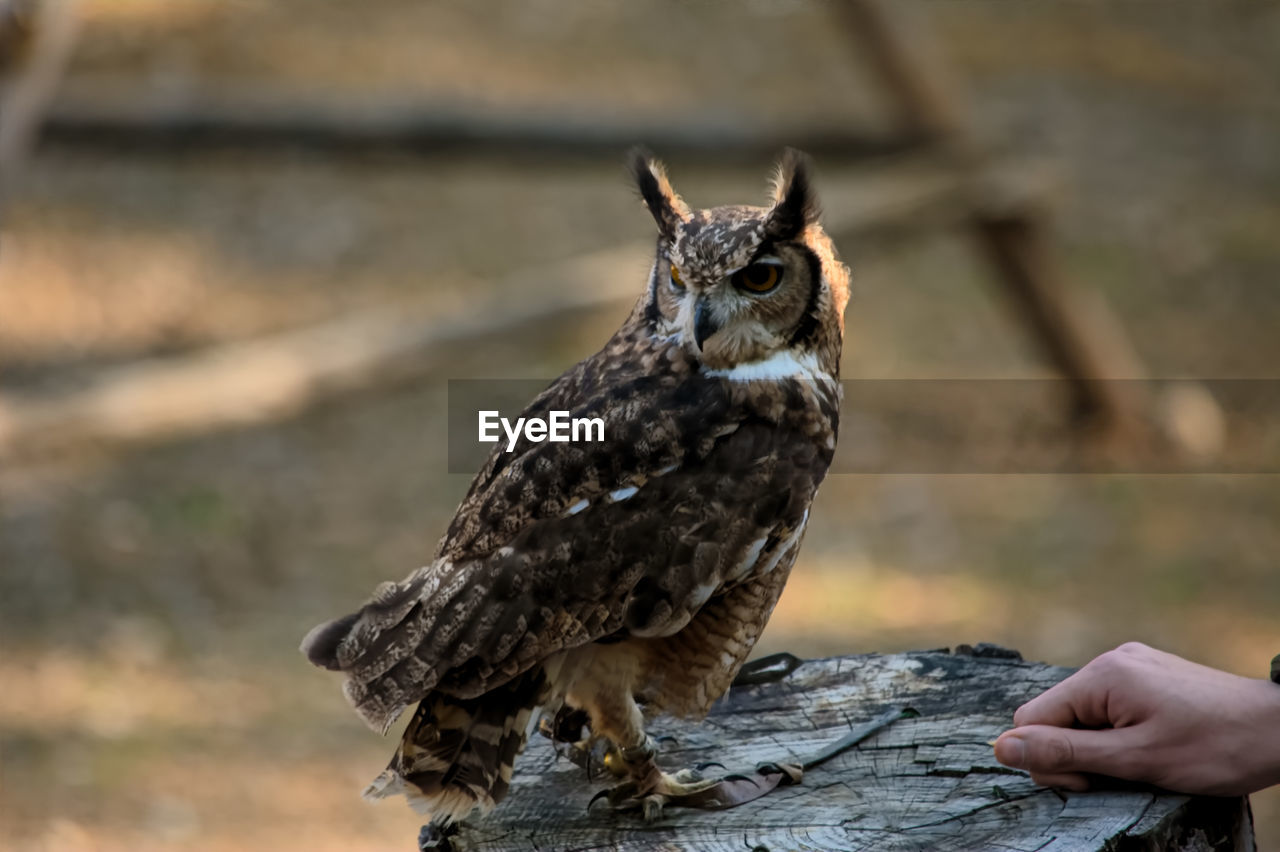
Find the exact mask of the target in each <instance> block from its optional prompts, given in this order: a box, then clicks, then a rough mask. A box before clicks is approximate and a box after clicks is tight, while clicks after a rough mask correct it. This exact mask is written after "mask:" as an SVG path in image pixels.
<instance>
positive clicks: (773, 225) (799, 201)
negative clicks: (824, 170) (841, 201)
mask: <svg viewBox="0 0 1280 852" xmlns="http://www.w3.org/2000/svg"><path fill="white" fill-rule="evenodd" d="M811 170H812V166H811V164H810V161H809V156H808V155H807V154H805V153H803V152H801V151H797V150H796V149H794V148H787V149H786V150H785V151H783V152H782V158H781V159H780V160H778V171H777V174H776V175H775V176H774V180H773V209H772V210H770V211H769V216H768V219H767V221H766V224H765V230H766V231H767V232H768V234H769V236H770V237H772V238H773V239H776V240H790V239H794V238H795V237H796V236H798V235H799V234H800V232H801V231H803V230H804V229H805V226H807V225H809V224H810V223H812V222H816V221H817V220H818V216H819V214H820V213H821V208H820V207H819V205H818V196H817V193H815V192H814V190H813V183H812V182H811V180H810V177H809V173H810V171H811Z"/></svg>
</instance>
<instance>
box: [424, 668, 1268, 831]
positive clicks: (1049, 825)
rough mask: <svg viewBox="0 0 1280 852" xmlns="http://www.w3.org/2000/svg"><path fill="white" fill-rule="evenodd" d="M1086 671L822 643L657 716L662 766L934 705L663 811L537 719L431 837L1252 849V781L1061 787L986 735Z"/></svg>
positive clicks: (781, 751) (791, 756)
mask: <svg viewBox="0 0 1280 852" xmlns="http://www.w3.org/2000/svg"><path fill="white" fill-rule="evenodd" d="M788 671H789V673H787V672H788ZM1070 672H1071V670H1070V669H1064V668H1058V667H1054V666H1046V665H1043V664H1040V663H1027V662H1023V661H1022V659H1021V657H1020V656H1019V655H1018V654H1017V652H1013V651H1007V650H1005V649H1002V648H995V647H993V646H990V645H978V646H977V647H976V648H971V647H969V646H960V647H958V648H957V649H956V650H955V652H954V653H952V652H949V651H947V650H946V649H943V650H940V651H921V652H913V653H906V654H891V655H878V654H868V655H863V656H849V657H835V658H832V659H827V660H811V661H807V662H802V663H801V664H800V665H799V666H798V667H788V668H786V669H783V670H781V671H780V672H779V675H780V676H779V677H777V678H775V679H773V680H772V681H768V682H763V683H759V682H757V683H755V684H753V685H735V686H734V687H733V688H731V689H730V691H729V694H728V696H726V697H725V698H724V699H722V700H721V701H720V702H718V703H717V704H716V706H715V708H714V709H713V710H712V711H711V715H710V716H709V717H708V719H707V720H706V721H704V722H690V721H674V720H670V719H667V718H658V719H655V720H654V721H653V722H652V723H651V724H650V733H651V734H653V735H654V736H656V737H660V738H664V739H662V740H661V741H662V742H664V743H667V744H668V747H667V748H664V749H663V751H662V752H661V753H660V754H659V757H658V762H659V763H660V764H661V765H662V766H663V767H664V768H666V769H667V770H668V771H673V770H676V769H680V768H685V767H690V766H694V765H697V764H701V763H705V762H708V761H716V762H718V763H720V764H722V765H723V766H725V767H726V769H724V770H720V769H716V770H714V771H716V772H721V773H726V772H742V771H746V772H750V771H751V770H753V769H754V767H755V766H756V765H757V764H758V763H762V762H769V761H792V762H801V761H802V759H803V758H804V757H805V756H807V755H811V754H813V753H814V752H818V751H821V750H822V749H823V748H824V747H825V746H828V745H830V744H832V743H834V742H836V741H838V740H840V739H841V738H843V737H844V735H845V734H846V733H847V732H848V731H849V730H850V729H851V728H853V727H854V726H856V725H858V724H860V723H862V722H865V721H867V720H870V719H873V718H875V717H876V716H878V715H880V714H881V713H884V712H885V710H886V709H887V708H890V707H901V706H910V707H912V708H914V709H915V710H917V711H918V712H919V713H920V716H919V717H918V718H915V719H904V720H901V721H898V722H895V723H893V724H892V725H890V726H889V727H888V728H886V729H884V730H882V731H881V732H879V733H877V734H875V735H874V736H872V737H871V738H869V739H867V740H866V741H864V742H863V743H862V744H861V745H859V746H857V747H856V748H854V749H851V750H849V751H846V752H843V753H841V754H839V755H837V756H836V757H834V758H832V759H831V760H829V761H827V762H825V763H822V764H821V765H820V766H816V767H814V768H813V769H811V770H809V771H807V772H806V773H805V775H804V778H803V779H802V780H801V782H800V783H799V784H798V785H794V786H779V787H778V788H776V789H775V790H773V791H771V792H769V793H768V794H766V795H765V796H763V797H762V798H759V799H756V800H755V801H753V802H751V803H749V804H746V805H742V806H739V807H736V808H731V809H729V810H721V811H705V810H688V809H684V808H670V809H668V810H667V811H666V812H665V813H664V815H663V818H662V819H661V821H659V822H656V823H646V822H644V821H643V820H642V819H641V818H640V817H639V816H636V815H626V814H614V813H611V812H609V809H608V807H607V806H606V805H604V804H603V803H597V804H596V805H595V806H594V807H592V808H591V809H590V810H588V808H587V803H588V801H589V800H590V799H591V797H592V795H593V794H594V793H595V792H597V791H598V790H599V789H600V788H601V787H602V786H603V785H604V784H606V783H616V781H614V779H612V778H611V777H606V778H605V779H601V778H599V777H597V778H596V780H595V781H594V782H592V781H588V780H587V777H586V774H585V772H584V771H583V770H582V769H581V768H580V767H578V766H576V765H574V764H573V763H570V762H569V761H568V760H567V759H557V756H556V754H555V751H554V749H553V748H552V746H551V744H550V742H549V741H548V740H546V739H544V738H543V737H540V736H536V735H535V737H534V738H533V742H531V743H530V745H529V748H528V749H527V750H526V752H525V754H524V755H523V756H522V757H521V759H520V761H519V763H518V764H517V765H516V772H515V777H514V779H513V781H512V785H511V792H510V794H509V795H508V797H507V799H506V800H505V801H504V802H502V804H500V805H499V806H498V808H497V809H496V810H495V811H494V812H493V813H492V814H491V815H490V816H489V817H488V818H486V819H483V820H478V821H476V822H475V823H474V824H469V825H464V826H463V827H462V829H461V831H460V832H458V833H457V834H456V835H454V836H452V837H448V838H441V837H438V836H436V837H429V838H428V839H429V840H430V843H433V844H434V845H429V844H428V846H427V848H434V849H437V850H444V849H451V850H454V852H480V850H484V852H516V850H520V852H524V850H528V849H545V850H552V849H556V850H560V849H612V850H616V852H649V850H654V849H672V850H675V849H697V850H703V852H729V850H734V851H735V852H746V851H747V850H756V852H759V850H767V852H784V850H791V849H821V850H825V852H845V850H848V852H853V850H859V852H868V850H881V849H883V850H894V849H897V850H922V849H929V850H940V852H948V850H978V849H1027V850H1030V849H1036V850H1043V852H1053V850H1061V852H1067V850H1071V852H1101V850H1121V849H1123V850H1129V852H1158V850H1168V849H1187V850H1191V849H1195V850H1202V852H1208V850H1236V852H1252V850H1253V849H1254V840H1253V829H1252V824H1251V822H1250V818H1249V808H1248V801H1247V800H1246V799H1244V798H1242V797H1237V798H1207V797H1206V798H1193V797H1189V796H1181V795H1177V794H1173V793H1168V792H1164V791H1161V790H1156V789H1153V788H1146V787H1136V786H1133V785H1127V786H1119V785H1113V786H1112V787H1111V788H1110V789H1105V788H1104V789H1096V790H1095V791H1094V792H1089V793H1062V792H1057V791H1054V790H1049V789H1046V788H1044V787H1039V786H1037V785H1036V784H1035V783H1034V782H1032V780H1031V778H1030V777H1029V776H1028V775H1027V774H1026V773H1025V772H1021V771H1019V770H1016V769H1009V768H1007V767H1004V766H1001V765H1000V764H999V763H997V762H996V760H995V758H994V756H993V754H992V750H991V746H990V745H988V744H987V742H988V741H989V740H992V739H994V738H995V737H996V736H998V735H999V734H1000V733H1001V732H1002V731H1004V730H1005V729H1007V728H1008V727H1009V725H1010V723H1011V719H1012V716H1013V711H1014V709H1015V708H1017V707H1018V706H1019V705H1020V704H1022V703H1023V702H1025V701H1026V700H1027V699H1028V698H1030V697H1031V696H1033V695H1037V694H1039V693H1040V692H1042V691H1043V690H1045V689H1047V688H1048V687H1049V686H1051V685H1052V684H1054V683H1056V682H1058V681H1059V680H1061V679H1062V678H1063V677H1066V676H1067V675H1068V674H1070ZM758 680H759V679H757V681H758ZM667 737H670V738H673V739H665V738H667ZM426 834H428V835H429V834H430V832H427V833H426ZM405 841H406V843H405V848H406V849H408V848H411V847H410V839H409V838H405Z"/></svg>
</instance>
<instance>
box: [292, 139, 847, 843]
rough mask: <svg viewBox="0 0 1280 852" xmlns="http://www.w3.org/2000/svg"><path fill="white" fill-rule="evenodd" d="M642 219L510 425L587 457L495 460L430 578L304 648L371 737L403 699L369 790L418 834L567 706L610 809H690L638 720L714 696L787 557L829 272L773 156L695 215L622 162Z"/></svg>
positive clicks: (697, 712)
mask: <svg viewBox="0 0 1280 852" xmlns="http://www.w3.org/2000/svg"><path fill="white" fill-rule="evenodd" d="M631 170H632V172H633V175H634V179H635V182H636V185H637V187H638V189H639V194H640V197H641V198H642V199H643V201H644V204H645V206H647V207H648V210H649V212H650V213H651V214H652V216H653V218H654V220H655V221H656V222H657V230H658V234H657V241H656V245H655V248H654V257H653V265H652V268H651V269H650V271H649V277H648V281H647V282H646V283H645V286H644V290H643V293H642V294H641V296H640V298H639V300H638V301H637V302H636V305H635V307H634V309H633V310H632V311H631V313H630V315H629V316H628V317H627V319H626V321H625V322H624V323H623V324H622V327H621V328H620V329H618V331H617V333H616V334H614V335H613V337H612V338H611V339H610V340H609V341H608V342H607V343H606V344H605V345H604V348H603V349H601V350H600V351H599V352H597V353H596V354H595V355H592V356H591V357H589V358H587V359H586V360H584V361H582V362H581V363H579V364H577V365H576V366H574V367H573V368H571V369H570V370H568V371H567V372H566V373H564V375H562V376H560V378H558V379H556V380H555V381H554V382H553V383H552V384H551V385H550V386H549V387H548V388H547V389H546V390H545V391H543V392H542V393H541V394H540V395H539V396H538V397H537V398H535V399H534V400H533V402H531V403H530V404H529V406H528V408H527V409H526V410H525V412H524V415H523V416H525V417H526V418H530V417H545V415H546V414H547V413H548V412H551V411H568V412H570V413H571V414H572V416H573V417H575V418H578V417H585V418H599V419H601V420H602V421H603V423H604V434H603V440H599V441H580V442H572V441H570V442H556V443H552V442H548V441H534V440H531V439H530V438H529V436H528V433H526V434H525V435H523V436H522V437H520V439H519V440H518V442H517V443H516V445H515V446H514V448H513V450H512V451H510V452H507V451H506V446H505V444H499V445H498V446H497V447H496V448H495V449H494V451H493V453H492V454H491V455H490V456H489V458H488V461H487V462H486V463H485V465H484V467H483V468H482V469H481V470H480V472H479V473H478V474H477V476H476V477H475V480H474V481H473V482H472V484H471V488H470V490H469V491H468V493H467V495H466V497H465V498H464V499H463V501H462V504H461V505H460V506H459V507H458V511H457V514H456V515H455V516H454V518H453V521H452V523H450V525H449V528H448V530H447V531H446V532H445V534H444V536H443V537H442V538H441V540H440V543H439V545H438V546H437V548H436V551H435V555H434V557H433V558H432V560H431V562H430V564H428V565H426V566H424V567H422V568H419V569H418V570H416V571H414V572H413V573H411V574H410V575H409V576H408V577H406V578H405V579H404V580H402V581H401V582H398V583H395V582H389V583H384V584H382V585H381V586H379V587H378V588H377V589H376V590H375V592H374V594H373V597H372V599H371V600H370V601H369V602H368V603H366V604H365V605H364V606H363V607H362V608H361V609H360V610H359V611H358V612H355V613H353V614H351V615H348V616H346V617H344V618H339V619H336V620H334V621H331V622H329V623H326V624H322V625H320V626H318V627H316V628H315V629H314V630H312V631H311V632H310V633H309V634H308V635H307V637H306V638H305V639H304V640H303V643H302V650H303V652H304V653H305V654H306V656H307V657H308V658H309V659H310V660H311V662H312V663H314V664H316V665H318V666H321V667H323V668H326V669H331V670H334V671H339V672H342V673H343V674H344V675H345V684H344V691H345V693H346V697H347V699H348V700H349V701H350V702H351V704H352V705H353V706H354V707H355V710H356V712H357V713H358V714H359V715H360V716H362V717H363V718H364V720H365V721H366V722H367V723H368V724H370V725H371V726H372V727H373V728H374V729H376V730H379V731H381V732H383V733H385V732H386V730H387V729H388V727H389V726H390V725H391V723H392V722H393V721H394V720H395V719H396V718H397V717H398V716H399V715H400V714H401V712H402V711H404V710H405V709H406V708H409V707H410V706H413V705H416V709H415V710H414V713H413V716H412V718H411V720H410V722H409V724H408V726H407V728H406V729H405V731H404V734H403V736H402V738H401V741H400V745H399V748H398V749H397V750H396V753H395V755H394V756H393V758H392V760H391V762H390V764H389V765H388V767H387V769H386V771H385V772H383V773H382V775H380V776H379V777H378V778H377V779H376V780H375V781H374V782H373V783H372V784H371V785H370V787H369V788H368V789H367V790H366V791H365V795H366V797H370V798H379V797H383V796H387V795H390V794H395V793H403V794H405V795H406V796H407V797H408V799H409V801H410V804H412V805H413V806H414V807H415V808H416V809H417V810H418V811H420V812H422V813H425V814H427V815H429V817H430V819H431V823H432V825H436V826H447V825H449V824H451V823H454V822H456V821H459V820H461V819H463V818H466V817H468V816H469V815H471V814H473V812H477V811H478V812H482V813H483V812H487V811H488V810H490V809H492V808H493V806H494V805H495V804H497V803H498V802H500V801H501V800H502V799H503V797H504V795H505V794H506V793H507V790H508V787H509V785H510V784H511V777H512V770H513V766H514V763H515V760H516V757H517V755H518V754H519V753H520V751H521V750H522V749H523V747H524V744H525V742H526V739H527V737H528V736H529V734H530V733H531V731H532V730H533V728H534V726H535V723H536V720H537V719H538V718H539V715H540V714H541V715H543V716H545V715H547V714H552V713H555V712H556V711H557V710H558V711H560V712H562V713H563V712H565V711H566V710H569V709H572V710H573V711H574V712H576V713H579V714H581V713H585V716H586V718H587V719H588V720H589V725H590V730H591V733H592V736H593V737H594V738H601V739H603V740H605V741H606V742H607V743H608V744H609V748H610V752H609V755H608V757H609V758H611V762H610V764H609V765H610V767H611V768H613V769H615V771H616V774H618V775H621V776H623V778H622V780H621V783H619V784H618V785H617V787H615V788H614V789H613V790H611V791H609V798H610V801H611V802H613V803H614V805H615V807H618V808H624V807H628V806H630V807H634V806H637V805H638V806H642V807H643V809H644V811H645V813H646V814H647V815H650V816H654V815H657V814H659V813H660V811H661V807H662V806H663V805H664V804H693V803H696V802H698V801H706V798H707V797H706V796H699V795H698V794H699V793H703V792H705V791H706V789H707V788H708V786H710V785H714V784H715V783H717V782H715V781H712V780H707V779H702V778H700V777H698V776H697V775H696V774H695V773H691V772H679V773H672V774H668V773H666V772H663V771H662V770H660V769H659V768H658V766H657V764H656V763H655V760H654V744H653V741H652V740H651V739H650V738H649V737H648V736H647V735H646V733H645V724H644V720H645V715H644V713H642V710H641V706H642V705H643V706H644V707H645V712H647V713H649V714H655V713H668V714H672V715H678V716H685V717H695V718H696V717H700V716H701V715H703V714H705V713H706V712H707V711H708V710H709V709H710V707H711V704H712V703H713V702H714V701H715V700H716V699H717V698H718V697H720V696H721V695H722V694H723V693H724V692H725V691H726V689H728V687H729V684H730V682H731V681H732V680H733V678H734V676H735V674H736V673H737V671H738V669H739V667H740V666H741V665H742V663H743V662H744V661H745V660H746V658H747V655H748V654H749V653H750V652H751V649H752V646H753V645H754V644H755V642H756V640H757V638H759V636H760V633H761V631H762V630H763V629H764V626H765V623H766V621H768V618H769V614H770V612H771V611H772V609H773V606H774V604H775V603H776V601H777V600H778V596H779V594H780V593H781V591H782V587H783V584H784V583H785V582H786V579H787V575H788V574H789V572H790V570H791V566H792V564H793V563H794V562H795V559H796V554H797V552H798V551H799V548H800V542H801V539H802V537H803V536H804V531H805V524H806V522H807V521H808V519H809V508H810V504H811V503H812V501H813V499H814V495H815V493H816V492H817V490H818V485H819V484H820V483H821V482H822V479H823V476H824V475H825V474H826V471H827V467H828V466H829V465H830V463H831V458H832V455H833V453H834V451H835V446H836V431H837V418H838V408H839V404H840V386H839V383H838V378H839V375H838V372H839V363H840V349H841V343H842V340H843V334H844V320H843V312H844V308H845V304H846V302H847V301H848V281H849V273H848V269H847V268H846V267H845V266H844V265H843V264H842V263H841V262H840V261H839V260H838V258H837V255H836V252H835V250H834V247H833V245H832V243H831V240H830V239H829V238H828V237H827V235H826V234H825V233H824V231H823V230H822V227H821V225H820V224H819V222H818V204H817V200H816V197H815V195H814V191H813V188H812V185H811V179H810V174H809V167H808V161H807V159H806V158H805V157H804V156H803V155H801V154H799V153H797V152H794V151H788V152H786V153H785V154H784V155H783V157H782V159H781V161H780V162H779V165H778V169H777V175H776V179H775V182H774V187H773V191H772V193H771V199H770V202H769V203H768V204H767V205H766V206H762V207H757V206H724V207H714V208H711V209H707V210H694V209H691V208H690V207H689V206H688V205H687V204H685V202H684V201H683V200H682V199H681V198H680V196H679V195H677V194H676V193H675V191H674V190H673V189H672V187H671V184H670V182H669V181H668V180H667V177H666V175H665V172H664V169H663V167H662V165H661V164H660V163H658V162H657V161H655V160H654V159H652V158H651V157H650V156H649V155H648V154H646V153H645V152H643V151H636V152H633V154H632V157H631Z"/></svg>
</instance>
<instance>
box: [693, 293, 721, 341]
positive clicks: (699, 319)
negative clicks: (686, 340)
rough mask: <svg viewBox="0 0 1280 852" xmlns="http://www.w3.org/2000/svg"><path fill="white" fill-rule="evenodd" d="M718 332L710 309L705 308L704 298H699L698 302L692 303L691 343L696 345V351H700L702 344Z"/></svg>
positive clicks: (705, 301)
mask: <svg viewBox="0 0 1280 852" xmlns="http://www.w3.org/2000/svg"><path fill="white" fill-rule="evenodd" d="M719 330H720V327H719V326H718V325H716V321H715V320H714V319H712V317H711V308H709V307H708V306H707V299H706V297H705V296H700V297H699V298H698V301H696V302H694V303H693V341H694V342H695V343H697V344H698V351H699V352H701V351H702V343H703V341H705V340H706V339H707V338H708V337H710V336H711V335H713V334H715V333H716V332H717V331H719Z"/></svg>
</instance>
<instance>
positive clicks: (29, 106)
mask: <svg viewBox="0 0 1280 852" xmlns="http://www.w3.org/2000/svg"><path fill="white" fill-rule="evenodd" d="M76 2H77V0H42V2H39V3H31V4H27V5H29V6H31V7H33V10H31V9H24V8H22V5H23V4H20V3H19V2H17V0H0V48H3V49H4V51H5V55H4V56H0V66H5V65H9V64H12V65H13V68H12V69H6V70H9V73H10V74H11V75H12V77H11V79H10V80H8V81H5V85H4V87H3V90H0V202H2V201H3V200H4V197H5V196H7V195H8V194H9V192H10V191H11V187H12V185H13V183H14V182H15V181H16V180H17V179H18V178H19V177H20V176H21V175H20V169H19V166H20V165H21V163H22V161H23V160H24V159H25V158H26V156H27V153H28V151H29V150H30V148H31V145H32V143H33V141H34V140H35V136H36V133H37V132H38V130H39V128H40V122H41V120H42V119H43V117H44V114H45V112H46V110H47V109H48V108H49V104H50V102H51V101H52V100H53V95H54V93H55V91H56V90H57V88H58V83H59V82H60V81H61V80H62V74H63V71H64V70H65V69H66V66H67V63H68V62H69V61H70V59H71V52H72V50H73V49H74V47H75V43H76V36H77V34H78V32H79V29H80V27H79V22H80V18H79V15H78V14H77V8H76ZM19 53H22V54H25V55H24V56H17V55H16V54H19Z"/></svg>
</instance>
